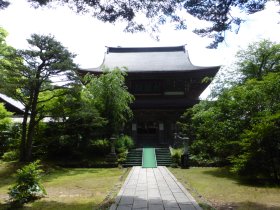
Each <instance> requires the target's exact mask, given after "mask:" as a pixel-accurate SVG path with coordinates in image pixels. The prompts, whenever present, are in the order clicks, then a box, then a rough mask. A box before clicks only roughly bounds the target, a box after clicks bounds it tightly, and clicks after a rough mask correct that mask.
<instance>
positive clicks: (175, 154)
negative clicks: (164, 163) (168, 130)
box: [171, 148, 184, 166]
mask: <svg viewBox="0 0 280 210" xmlns="http://www.w3.org/2000/svg"><path fill="white" fill-rule="evenodd" d="M183 153H184V149H183V148H178V149H174V148H172V149H171V158H172V162H173V163H174V164H176V165H177V166H179V165H181V156H182V155H183Z"/></svg>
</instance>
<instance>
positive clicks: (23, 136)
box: [20, 106, 29, 161]
mask: <svg viewBox="0 0 280 210" xmlns="http://www.w3.org/2000/svg"><path fill="white" fill-rule="evenodd" d="M28 112H29V108H28V106H27V107H26V108H25V111H24V115H23V120H22V124H21V126H22V127H21V129H22V133H21V142H20V161H26V159H25V157H26V147H25V144H26V133H27V121H28Z"/></svg>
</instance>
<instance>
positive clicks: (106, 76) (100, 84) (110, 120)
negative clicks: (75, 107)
mask: <svg viewBox="0 0 280 210" xmlns="http://www.w3.org/2000/svg"><path fill="white" fill-rule="evenodd" d="M125 75H126V74H125V71H124V70H121V69H119V68H115V69H108V68H106V67H104V72H103V73H102V74H101V75H100V76H94V75H87V80H88V84H87V85H86V89H84V91H83V92H82V96H83V98H84V99H85V101H87V102H88V103H89V104H91V106H92V105H94V106H95V107H96V109H97V110H98V112H99V113H100V116H101V117H102V118H103V119H105V120H106V121H107V123H106V126H105V129H106V131H105V133H106V135H107V136H106V137H107V138H110V137H111V136H112V135H119V133H120V132H121V131H122V129H123V128H124V126H125V123H126V122H127V121H129V120H130V119H131V118H132V116H133V114H132V110H131V109H130V104H131V103H132V102H133V100H134V97H133V96H132V95H131V94H130V93H129V92H128V90H127V87H126V85H125Z"/></svg>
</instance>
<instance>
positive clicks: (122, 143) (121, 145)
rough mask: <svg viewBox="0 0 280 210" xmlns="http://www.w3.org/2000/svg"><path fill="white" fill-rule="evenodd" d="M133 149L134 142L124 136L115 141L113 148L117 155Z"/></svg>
mask: <svg viewBox="0 0 280 210" xmlns="http://www.w3.org/2000/svg"><path fill="white" fill-rule="evenodd" d="M133 147H134V141H133V139H132V138H131V137H130V136H127V135H124V136H121V137H119V138H118V139H116V141H115V148H116V151H117V152H118V153H122V152H124V151H125V150H129V149H131V148H133Z"/></svg>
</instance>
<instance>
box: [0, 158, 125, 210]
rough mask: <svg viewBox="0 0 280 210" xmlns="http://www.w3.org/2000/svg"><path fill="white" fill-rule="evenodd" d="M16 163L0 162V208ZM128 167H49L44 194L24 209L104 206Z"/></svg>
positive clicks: (12, 179) (118, 185) (68, 208)
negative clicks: (44, 195) (45, 193)
mask: <svg viewBox="0 0 280 210" xmlns="http://www.w3.org/2000/svg"><path fill="white" fill-rule="evenodd" d="M16 168H17V167H16V166H14V165H11V164H7V163H0V180H1V181H0V209H5V204H4V203H5V200H6V199H7V198H8V196H7V191H8V188H9V187H10V186H11V184H13V183H14V181H15V173H14V172H15V170H16ZM127 172H128V170H127V169H118V168H109V169H105V168H71V169H70V168H66V169H65V168H56V169H54V168H48V170H47V173H46V174H45V175H44V176H43V185H44V186H45V188H46V191H47V193H48V194H47V196H46V197H45V198H43V199H41V200H39V201H36V202H35V203H33V204H28V205H26V207H25V208H24V209H32V210H37V209H38V210H39V209H44V210H45V209H46V210H48V209H53V210H61V209H62V210H63V209H67V210H86V209H88V210H92V209H98V210H100V209H106V207H108V206H109V205H110V202H111V199H112V198H113V197H114V196H115V194H116V193H117V192H118V190H119V188H120V187H121V185H122V182H123V181H124V179H125V177H126V175H127Z"/></svg>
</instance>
